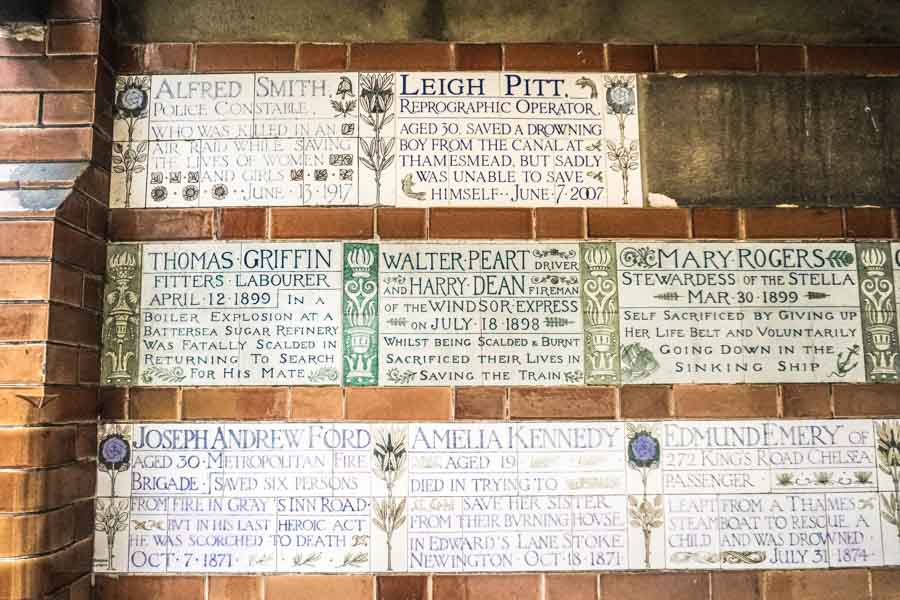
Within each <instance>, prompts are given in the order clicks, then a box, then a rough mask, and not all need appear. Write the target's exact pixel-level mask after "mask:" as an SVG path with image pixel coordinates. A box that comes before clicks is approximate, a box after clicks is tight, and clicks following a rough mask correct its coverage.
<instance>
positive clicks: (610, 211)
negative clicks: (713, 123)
mask: <svg viewBox="0 0 900 600" xmlns="http://www.w3.org/2000/svg"><path fill="white" fill-rule="evenodd" d="M898 210H900V209H890V208H781V207H769V208H705V207H704V208H568V207H566V208H562V207H540V208H509V207H506V208H445V207H436V208H429V209H418V208H394V207H379V208H374V207H273V208H261V207H254V208H239V207H235V208H190V209H145V208H137V209H134V208H131V209H128V208H116V209H112V210H111V211H110V222H109V241H112V242H141V241H162V240H211V239H372V238H375V239H385V240H388V239H435V240H437V239H445V240H446V239H522V240H530V239H540V240H552V239H568V240H578V239H589V238H596V239H634V238H645V239H716V240H743V239H748V240H749V239H759V240H764V239H773V240H777V239H792V240H793V239H796V240H811V239H885V240H889V239H898V232H897V222H898V215H897V211H898ZM19 226H20V227H22V226H24V225H19Z"/></svg>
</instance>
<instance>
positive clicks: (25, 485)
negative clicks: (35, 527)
mask: <svg viewBox="0 0 900 600" xmlns="http://www.w3.org/2000/svg"><path fill="white" fill-rule="evenodd" d="M95 480H96V470H95V467H94V465H93V464H92V463H88V462H85V463H73V464H70V465H66V466H62V467H52V468H49V469H43V470H37V471H17V470H7V471H0V511H2V512H38V511H42V510H49V509H53V508H58V507H61V506H64V505H66V504H70V503H71V502H72V501H73V500H76V499H78V498H87V497H88V496H90V495H92V494H93V493H94V482H95ZM0 597H2V596H0Z"/></svg>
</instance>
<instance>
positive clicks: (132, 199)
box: [111, 72, 643, 208]
mask: <svg viewBox="0 0 900 600" xmlns="http://www.w3.org/2000/svg"><path fill="white" fill-rule="evenodd" d="M636 87H637V80H636V77H635V76H634V75H624V74H616V75H611V74H603V73H584V74H570V73H530V72H529V73H517V72H489V73H453V72H446V73H440V72H439V73H419V72H417V73H403V72H398V73H247V74H188V75H161V74H160V75H152V76H132V77H122V78H120V79H119V80H118V81H117V85H116V94H115V113H114V114H115V123H114V142H115V145H114V148H113V159H112V176H113V177H112V182H111V206H113V207H133V208H144V207H186V206H247V205H250V206H270V205H298V206H299V205H316V206H326V205H342V206H353V205H402V206H497V205H513V204H518V205H523V206H556V205H563V206H566V205H568V206H623V205H631V206H641V205H642V202H643V191H642V187H641V156H640V141H639V135H638V106H637V89H636Z"/></svg>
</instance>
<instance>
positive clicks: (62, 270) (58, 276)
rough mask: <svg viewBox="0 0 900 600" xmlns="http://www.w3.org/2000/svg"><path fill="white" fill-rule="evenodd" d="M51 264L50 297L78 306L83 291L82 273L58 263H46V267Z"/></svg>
mask: <svg viewBox="0 0 900 600" xmlns="http://www.w3.org/2000/svg"><path fill="white" fill-rule="evenodd" d="M51 265H52V271H51V273H52V275H51V281H50V299H51V300H55V301H57V302H62V303H64V304H71V305H73V306H80V305H81V296H82V294H83V293H84V273H83V272H82V271H80V270H78V269H73V268H72V267H67V266H65V265H62V264H60V263H56V262H55V263H47V266H48V267H49V266H51Z"/></svg>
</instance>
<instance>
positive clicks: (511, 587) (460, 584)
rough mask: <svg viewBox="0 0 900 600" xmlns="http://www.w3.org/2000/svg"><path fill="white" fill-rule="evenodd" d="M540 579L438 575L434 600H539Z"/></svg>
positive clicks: (510, 576)
mask: <svg viewBox="0 0 900 600" xmlns="http://www.w3.org/2000/svg"><path fill="white" fill-rule="evenodd" d="M540 597H541V582H540V576H539V575H467V576H464V575H435V576H434V578H433V579H432V596H431V598H432V600H481V599H482V598H483V599H484V600H488V599H489V600H538V599H539V598H540Z"/></svg>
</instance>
